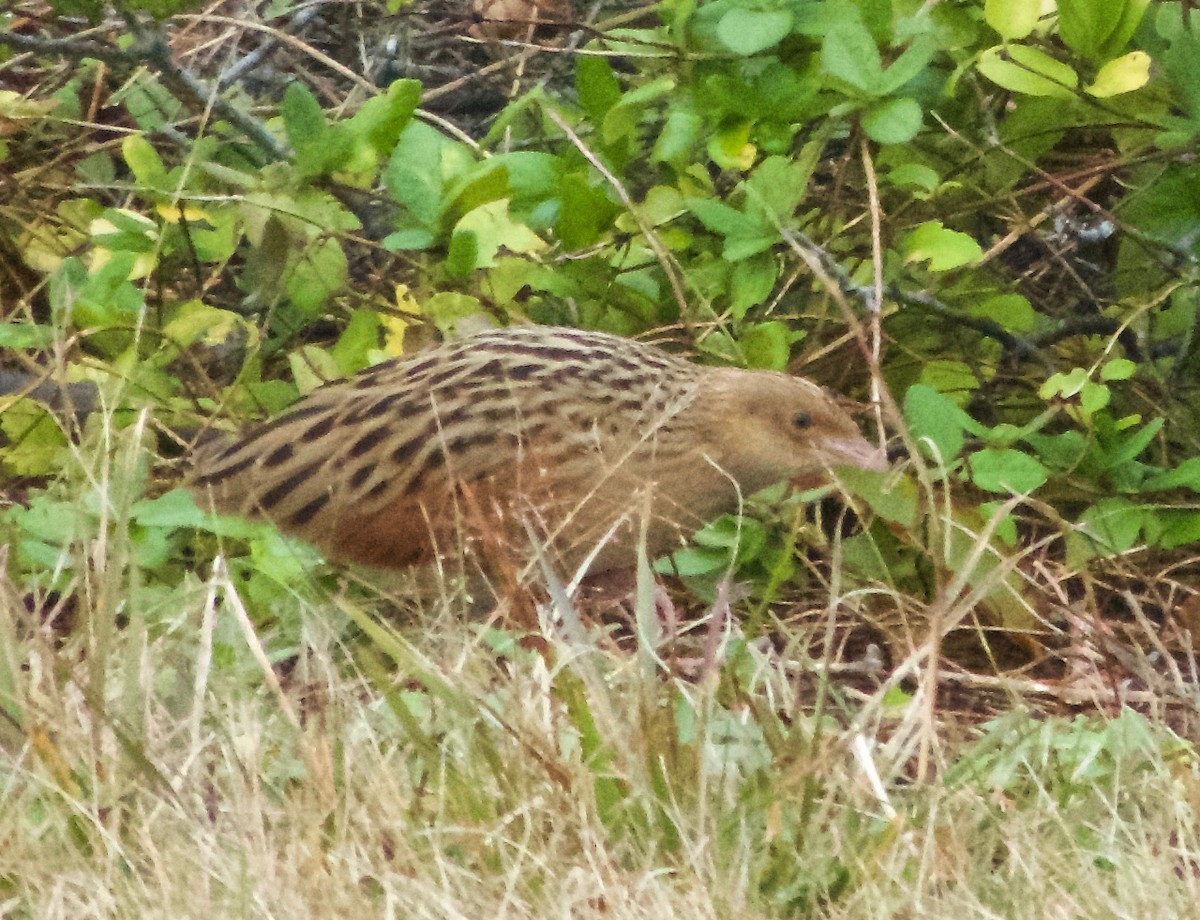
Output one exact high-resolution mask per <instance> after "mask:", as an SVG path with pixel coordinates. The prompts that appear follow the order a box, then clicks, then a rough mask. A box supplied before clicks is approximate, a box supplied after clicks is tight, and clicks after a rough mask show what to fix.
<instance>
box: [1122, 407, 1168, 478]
mask: <svg viewBox="0 0 1200 920" xmlns="http://www.w3.org/2000/svg"><path fill="white" fill-rule="evenodd" d="M1164 421H1165V419H1161V418H1156V419H1151V420H1150V421H1149V422H1147V423H1146V427H1144V428H1143V429H1142V430H1141V431H1138V432H1135V433H1133V434H1131V435H1130V436H1129V437H1128V438H1126V439H1125V440H1124V441H1123V442H1122V443H1121V445H1120V447H1119V448H1118V449H1116V450H1114V451H1113V452H1112V453H1110V454H1109V455H1108V465H1109V468H1110V469H1111V468H1112V467H1115V466H1120V465H1121V464H1122V463H1128V462H1129V461H1130V460H1134V459H1136V458H1137V456H1138V455H1139V454H1141V452H1142V451H1144V450H1145V449H1146V448H1147V447H1149V446H1150V442H1151V441H1153V440H1154V437H1155V435H1157V434H1158V433H1159V431H1161V430H1162V426H1163V422H1164Z"/></svg>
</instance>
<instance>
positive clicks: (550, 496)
mask: <svg viewBox="0 0 1200 920" xmlns="http://www.w3.org/2000/svg"><path fill="white" fill-rule="evenodd" d="M840 466H850V467H858V468H862V469H868V470H883V469H885V468H886V460H885V456H884V453H883V451H882V450H881V449H879V448H877V447H875V446H873V445H872V444H871V443H870V442H868V441H867V440H866V438H864V437H863V435H862V433H861V432H860V431H859V428H858V426H857V425H856V423H855V422H854V420H853V419H852V418H851V416H850V414H849V413H848V412H847V411H846V410H845V409H844V408H842V407H841V405H839V403H838V401H837V400H836V399H835V398H834V396H833V395H832V394H831V393H830V392H828V391H827V390H825V389H824V388H822V387H820V386H818V385H817V384H815V383H812V382H810V381H808V380H805V379H803V378H799V377H793V376H790V375H788V374H784V373H780V372H773V371H763V370H745V369H740V368H734V367H718V366H704V365H700V364H695V363H693V362H691V361H688V360H686V359H685V358H683V357H680V356H677V355H675V354H672V353H669V352H666V351H664V350H662V349H660V348H658V347H656V346H653V345H650V344H646V343H643V342H640V341H637V340H633V339H629V338H625V337H621V336H617V335H612V334H608V333H604V332H596V331H588V330H582V329H573V328H565V327H554V326H541V325H517V326H511V327H507V328H499V329H491V330H488V331H484V332H478V333H476V334H474V335H471V336H467V337H464V338H462V339H459V340H456V341H451V342H448V343H445V344H442V345H439V346H436V347H434V348H432V349H431V350H428V351H426V352H423V353H418V354H417V355H415V356H412V357H407V358H395V359H391V360H386V361H383V362H381V363H379V364H376V365H375V366H373V367H370V368H368V369H366V370H363V371H361V372H359V373H357V374H355V375H353V376H351V377H348V378H346V379H343V380H339V381H334V382H331V383H327V384H325V385H323V386H321V387H318V388H317V389H315V390H313V391H312V392H311V393H309V394H308V395H307V396H305V397H304V398H302V399H301V400H300V401H299V402H297V403H296V404H295V405H294V406H293V407H292V408H291V409H289V410H287V411H285V412H284V414H282V415H281V416H279V417H278V418H276V419H274V420H273V421H269V422H267V423H266V424H264V425H262V426H261V427H259V428H258V429H257V430H254V431H251V432H250V433H248V434H246V435H245V436H243V437H241V438H240V439H237V440H234V441H233V442H232V443H226V444H222V445H217V446H214V447H209V448H199V449H198V450H197V456H196V458H195V462H194V465H193V470H192V473H191V476H190V480H189V486H190V488H191V490H192V492H193V493H194V494H195V495H196V496H197V498H198V500H199V501H200V502H201V504H202V505H203V506H206V507H208V508H211V509H212V510H214V511H216V512H220V513H224V514H233V515H239V516H242V517H247V518H251V519H265V520H268V521H271V522H273V523H274V524H275V525H276V526H277V527H278V528H279V529H280V530H281V531H283V532H284V533H286V534H290V535H293V536H296V537H299V538H301V539H302V540H305V541H307V542H308V543H310V544H312V545H313V546H315V547H316V548H317V549H318V550H320V551H321V552H322V553H323V554H324V555H325V556H326V557H327V558H328V559H330V560H332V561H335V562H344V563H357V564H360V565H365V566H369V567H374V568H378V569H406V568H410V567H414V566H421V565H424V564H428V563H431V562H434V561H436V560H438V559H439V558H445V557H447V556H449V555H453V554H455V553H458V554H459V555H460V558H462V555H463V549H464V547H465V548H466V550H467V553H466V555H468V556H469V555H470V554H471V553H470V550H471V548H472V547H489V546H490V547H491V548H492V549H495V547H496V546H497V545H500V546H502V547H503V548H504V549H505V551H509V550H511V551H512V552H517V553H519V552H522V551H526V552H527V551H529V549H530V547H531V546H532V544H533V543H534V542H536V543H537V544H538V546H539V547H540V549H541V550H549V551H550V552H551V556H552V558H554V559H555V560H556V561H557V562H558V563H560V564H562V565H565V566H567V567H568V572H569V573H573V572H574V570H575V568H577V567H582V566H586V567H587V568H588V571H589V572H606V571H610V570H616V569H628V568H631V567H633V566H634V565H636V561H637V558H638V555H637V554H638V552H639V545H642V546H644V547H645V551H646V552H647V553H648V555H649V556H650V557H651V558H655V557H658V556H661V555H665V554H666V553H668V552H670V551H672V549H673V548H677V547H679V546H681V545H682V540H683V539H684V538H686V537H687V536H690V534H691V533H693V532H694V531H695V530H696V529H698V528H699V527H700V526H702V525H703V524H704V523H706V522H707V521H709V520H711V519H713V518H715V517H717V516H718V515H720V514H722V513H724V512H729V511H734V510H736V509H737V508H738V506H739V503H740V501H741V500H742V498H743V497H744V496H746V495H749V494H750V493H753V492H755V491H758V490H760V489H762V488H765V487H767V486H770V485H773V484H775V483H779V482H782V481H785V480H791V481H793V482H797V483H801V484H809V485H811V484H815V483H819V482H821V481H823V480H824V479H826V478H827V477H829V476H830V475H831V471H832V470H833V469H835V468H837V467H840ZM475 555H477V556H486V555H487V554H486V553H482V552H481V553H476V554H475Z"/></svg>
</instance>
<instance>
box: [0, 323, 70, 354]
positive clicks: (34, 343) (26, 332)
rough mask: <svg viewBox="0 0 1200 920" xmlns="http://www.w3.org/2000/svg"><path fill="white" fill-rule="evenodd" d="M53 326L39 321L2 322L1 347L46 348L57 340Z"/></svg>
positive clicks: (0, 332) (0, 330) (0, 325)
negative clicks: (40, 323) (41, 323)
mask: <svg viewBox="0 0 1200 920" xmlns="http://www.w3.org/2000/svg"><path fill="white" fill-rule="evenodd" d="M57 339H58V333H57V332H56V331H55V329H54V327H53V326H43V325H39V324H37V323H0V348H45V347H46V346H47V345H50V344H51V343H53V342H55V341H57Z"/></svg>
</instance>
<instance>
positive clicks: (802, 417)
mask: <svg viewBox="0 0 1200 920" xmlns="http://www.w3.org/2000/svg"><path fill="white" fill-rule="evenodd" d="M792 424H793V425H795V426H796V427H797V428H799V429H800V430H801V431H803V430H804V429H805V428H811V427H812V416H811V415H809V414H808V413H807V412H797V413H796V417H795V418H793V419H792Z"/></svg>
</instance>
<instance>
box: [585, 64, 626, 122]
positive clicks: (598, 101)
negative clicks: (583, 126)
mask: <svg viewBox="0 0 1200 920" xmlns="http://www.w3.org/2000/svg"><path fill="white" fill-rule="evenodd" d="M575 92H576V93H578V95H579V107H580V108H581V109H583V111H584V112H585V113H586V114H587V116H588V118H589V119H590V120H591V121H592V122H593V123H594V124H600V123H601V122H603V121H604V116H605V115H606V114H608V110H609V109H611V108H612V107H613V106H614V105H616V104H617V102H618V101H619V100H620V98H621V84H620V83H618V82H617V77H616V74H614V73H613V69H612V65H611V64H610V63H609V62H608V60H607V59H606V58H603V57H599V56H590V55H589V56H585V57H580V58H579V59H578V60H577V61H576V62H575Z"/></svg>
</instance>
